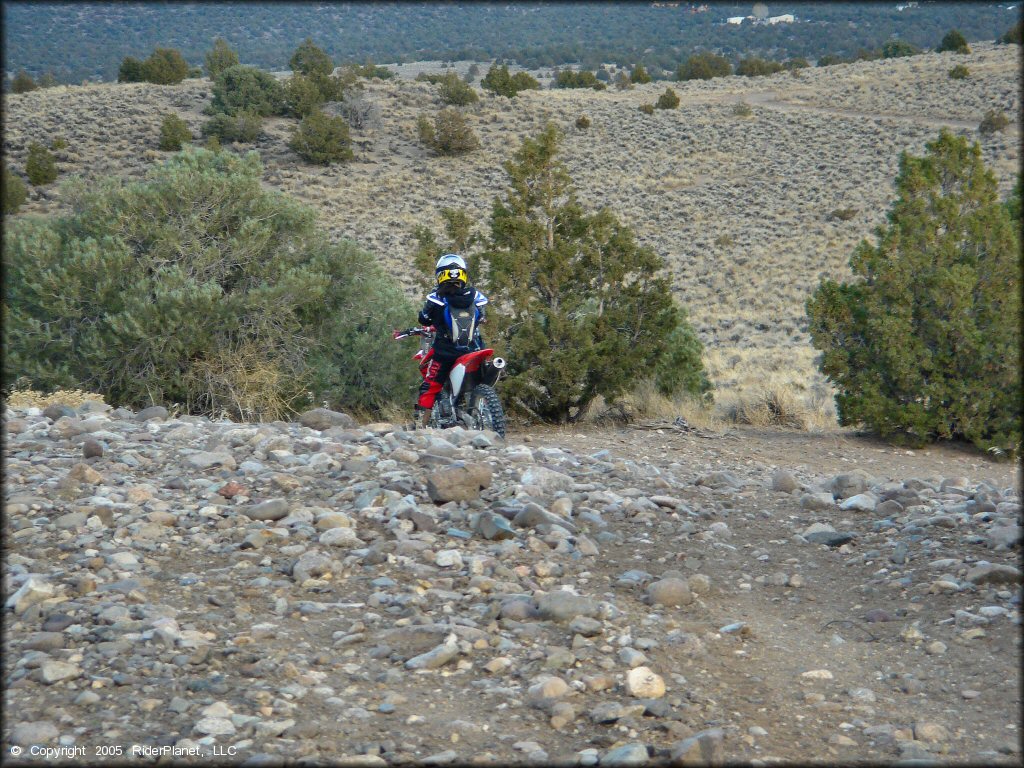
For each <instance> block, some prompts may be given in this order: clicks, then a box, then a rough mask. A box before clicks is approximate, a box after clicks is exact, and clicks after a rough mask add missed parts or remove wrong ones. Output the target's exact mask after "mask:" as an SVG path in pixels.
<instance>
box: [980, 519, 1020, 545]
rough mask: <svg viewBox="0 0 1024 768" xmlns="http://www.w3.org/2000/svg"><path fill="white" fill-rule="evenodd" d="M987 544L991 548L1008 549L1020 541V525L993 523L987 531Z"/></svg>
mask: <svg viewBox="0 0 1024 768" xmlns="http://www.w3.org/2000/svg"><path fill="white" fill-rule="evenodd" d="M987 538H988V545H989V546H990V547H992V548H993V549H1010V548H1011V547H1015V546H1016V545H1017V544H1019V543H1020V540H1021V527H1020V526H1019V525H1017V524H1012V525H993V526H992V527H991V528H990V529H989V531H988V537H987Z"/></svg>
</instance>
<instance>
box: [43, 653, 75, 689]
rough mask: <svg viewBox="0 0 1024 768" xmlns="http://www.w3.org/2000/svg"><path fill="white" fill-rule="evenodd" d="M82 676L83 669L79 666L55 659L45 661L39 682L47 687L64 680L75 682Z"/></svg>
mask: <svg viewBox="0 0 1024 768" xmlns="http://www.w3.org/2000/svg"><path fill="white" fill-rule="evenodd" d="M81 674H82V668H81V667H79V666H78V665H77V664H71V663H69V662H66V661H57V660H55V659H51V660H50V661H44V662H43V664H42V666H40V667H39V680H40V681H41V682H43V683H45V684H46V685H53V684H54V683H59V682H60V681H62V680H73V679H74V678H76V677H78V676H80V675H81Z"/></svg>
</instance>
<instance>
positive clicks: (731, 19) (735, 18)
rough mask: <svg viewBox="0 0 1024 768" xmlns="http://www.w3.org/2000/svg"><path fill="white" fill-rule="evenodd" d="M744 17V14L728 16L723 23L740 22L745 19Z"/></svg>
mask: <svg viewBox="0 0 1024 768" xmlns="http://www.w3.org/2000/svg"><path fill="white" fill-rule="evenodd" d="M745 18H746V17H745V16H730V17H729V18H728V19H726V20H725V23H726V24H742V23H743V19H745Z"/></svg>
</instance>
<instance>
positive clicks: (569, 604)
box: [537, 589, 600, 623]
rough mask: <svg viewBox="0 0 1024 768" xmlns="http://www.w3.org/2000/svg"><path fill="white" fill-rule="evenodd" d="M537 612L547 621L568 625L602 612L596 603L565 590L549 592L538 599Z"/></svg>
mask: <svg viewBox="0 0 1024 768" xmlns="http://www.w3.org/2000/svg"><path fill="white" fill-rule="evenodd" d="M537 610H538V611H539V612H540V615H541V616H542V617H543V618H545V619H551V620H552V621H558V622H562V623H568V622H570V621H572V620H573V619H575V618H576V617H577V616H590V617H591V618H593V617H595V616H597V615H598V612H599V610H600V608H599V606H598V604H597V602H596V601H594V600H591V599H590V598H589V597H584V596H583V595H574V594H573V593H572V592H566V591H565V590H561V589H560V590H556V591H553V592H548V593H546V594H543V595H541V596H540V597H539V598H537Z"/></svg>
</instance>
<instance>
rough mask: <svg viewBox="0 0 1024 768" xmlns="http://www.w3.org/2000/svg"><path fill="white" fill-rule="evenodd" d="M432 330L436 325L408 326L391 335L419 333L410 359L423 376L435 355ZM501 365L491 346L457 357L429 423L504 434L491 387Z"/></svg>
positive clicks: (502, 414)
mask: <svg viewBox="0 0 1024 768" xmlns="http://www.w3.org/2000/svg"><path fill="white" fill-rule="evenodd" d="M435 333H436V329H435V328H434V326H432V325H430V326H424V327H421V328H407V329H406V330H404V331H395V332H394V333H393V334H392V338H394V339H396V340H397V339H405V338H408V337H409V336H419V337H420V350H419V352H417V353H416V354H415V355H413V360H416V361H417V363H418V364H419V367H420V373H421V374H422V375H423V377H424V378H426V375H427V368H428V367H429V366H430V360H431V358H432V357H433V356H434V350H433V349H432V348H431V345H432V344H433V343H434V334H435ZM504 368H505V361H504V360H503V359H502V358H500V357H494V350H493V349H480V350H477V351H475V352H467V353H466V354H464V355H462V356H461V357H459V358H458V359H457V360H456V361H455V364H454V365H453V366H452V370H451V373H449V374H448V380H447V381H446V382H445V383H444V387H443V388H442V389H441V391H440V392H439V393H438V395H437V398H436V399H435V400H434V408H433V410H432V411H431V414H430V424H429V426H431V427H435V428H438V429H448V428H449V427H454V426H464V427H468V428H469V429H490V430H493V431H494V432H497V433H498V434H499V435H501V436H502V437H504V436H505V411H504V409H503V408H502V407H501V400H499V399H498V393H497V392H495V391H494V385H495V383H496V382H497V381H498V377H499V376H500V375H501V372H502V370H503V369H504Z"/></svg>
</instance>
